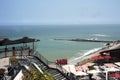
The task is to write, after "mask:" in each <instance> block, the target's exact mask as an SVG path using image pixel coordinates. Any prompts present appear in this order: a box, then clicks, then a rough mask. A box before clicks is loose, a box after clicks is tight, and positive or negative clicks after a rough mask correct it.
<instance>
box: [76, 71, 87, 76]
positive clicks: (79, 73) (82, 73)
mask: <svg viewBox="0 0 120 80" xmlns="http://www.w3.org/2000/svg"><path fill="white" fill-rule="evenodd" d="M75 75H76V76H82V75H84V76H85V75H88V74H87V73H85V72H82V71H77V72H76V73H75Z"/></svg>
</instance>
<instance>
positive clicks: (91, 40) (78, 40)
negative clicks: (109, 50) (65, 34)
mask: <svg viewBox="0 0 120 80" xmlns="http://www.w3.org/2000/svg"><path fill="white" fill-rule="evenodd" d="M53 40H66V41H77V42H103V43H113V42H115V41H109V40H95V39H80V38H76V39H65V38H54V39H53Z"/></svg>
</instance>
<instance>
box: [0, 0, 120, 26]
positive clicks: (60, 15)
mask: <svg viewBox="0 0 120 80" xmlns="http://www.w3.org/2000/svg"><path fill="white" fill-rule="evenodd" d="M119 23H120V0H0V25H41V24H42V25H44V24H45V25H49V24H119Z"/></svg>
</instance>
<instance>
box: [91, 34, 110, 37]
mask: <svg viewBox="0 0 120 80" xmlns="http://www.w3.org/2000/svg"><path fill="white" fill-rule="evenodd" d="M92 36H96V37H110V36H109V35H105V34H92Z"/></svg>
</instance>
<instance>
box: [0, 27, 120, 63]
mask: <svg viewBox="0 0 120 80" xmlns="http://www.w3.org/2000/svg"><path fill="white" fill-rule="evenodd" d="M98 26H99V27H98ZM8 27H11V28H10V29H7V28H8ZM28 27H29V26H27V27H26V28H25V26H22V25H20V27H19V28H17V26H16V27H12V26H3V28H2V26H0V28H1V29H0V34H1V36H5V37H8V38H10V39H13V40H14V39H17V38H22V37H24V36H29V37H31V38H36V39H40V42H38V43H36V44H35V45H36V46H35V48H36V49H37V51H38V52H40V54H42V55H43V56H44V57H45V58H47V59H48V60H49V61H52V62H55V61H56V60H57V59H62V58H67V59H68V60H70V59H71V58H73V59H74V58H78V57H81V56H83V55H84V53H86V52H88V51H90V50H92V49H95V48H100V47H103V46H104V43H97V42H76V41H59V40H50V39H54V38H60V39H61V38H63V39H64V38H65V39H76V38H82V39H92V38H94V39H95V38H97V39H98V40H110V41H111V40H112V41H117V40H119V35H117V34H119V33H120V32H119V30H120V27H119V25H38V26H35V25H33V26H32V25H31V26H30V27H29V29H28ZM28 44H29V43H28ZM8 47H9V45H8ZM2 48H4V47H2Z"/></svg>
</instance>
